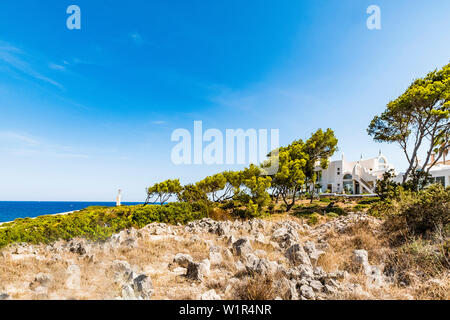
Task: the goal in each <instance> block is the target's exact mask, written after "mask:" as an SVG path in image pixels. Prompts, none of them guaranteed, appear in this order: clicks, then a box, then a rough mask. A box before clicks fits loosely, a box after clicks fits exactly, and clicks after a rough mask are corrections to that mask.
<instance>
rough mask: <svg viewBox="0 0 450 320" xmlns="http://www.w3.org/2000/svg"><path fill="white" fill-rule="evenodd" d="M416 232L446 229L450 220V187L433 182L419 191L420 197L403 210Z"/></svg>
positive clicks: (423, 232) (409, 226)
mask: <svg viewBox="0 0 450 320" xmlns="http://www.w3.org/2000/svg"><path fill="white" fill-rule="evenodd" d="M402 215H404V217H405V219H406V223H407V225H408V228H409V230H410V231H411V232H413V233H414V234H425V233H426V232H428V231H431V232H432V231H437V230H440V231H444V230H445V228H446V227H447V226H448V224H449V222H450V188H447V189H444V187H443V186H442V185H440V184H433V185H431V186H429V187H428V188H426V189H424V190H421V191H419V192H418V197H417V198H415V199H414V201H413V202H412V203H411V204H409V205H407V206H406V208H405V209H404V211H403V212H402Z"/></svg>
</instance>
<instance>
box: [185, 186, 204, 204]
mask: <svg viewBox="0 0 450 320" xmlns="http://www.w3.org/2000/svg"><path fill="white" fill-rule="evenodd" d="M178 201H181V202H188V203H195V202H202V203H207V202H208V197H207V195H206V193H205V192H203V190H202V189H200V188H199V187H198V186H197V185H194V184H188V185H185V186H184V187H183V189H182V190H181V192H179V193H178Z"/></svg>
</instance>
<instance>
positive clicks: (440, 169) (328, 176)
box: [316, 151, 450, 194]
mask: <svg viewBox="0 0 450 320" xmlns="http://www.w3.org/2000/svg"><path fill="white" fill-rule="evenodd" d="M449 162H450V161H443V162H440V163H437V164H436V165H435V166H433V168H431V170H430V174H431V176H432V180H433V182H439V183H441V184H442V185H444V186H450V163H449ZM391 169H392V170H394V174H395V178H394V181H396V182H401V181H402V177H403V175H402V174H397V173H396V172H395V168H394V166H393V165H392V164H390V163H389V162H388V160H387V158H386V157H385V156H384V155H383V154H381V151H380V153H379V154H378V156H377V157H374V158H369V159H362V158H361V159H360V160H359V161H347V160H346V159H345V158H344V154H342V157H341V160H336V161H330V163H329V165H328V168H327V169H322V168H320V166H319V165H318V166H317V167H316V171H317V172H318V179H317V183H318V184H319V185H320V186H321V188H320V191H321V192H322V193H329V192H331V193H346V194H363V193H374V192H375V186H376V183H377V180H380V179H382V178H383V174H384V173H385V172H386V171H389V170H391Z"/></svg>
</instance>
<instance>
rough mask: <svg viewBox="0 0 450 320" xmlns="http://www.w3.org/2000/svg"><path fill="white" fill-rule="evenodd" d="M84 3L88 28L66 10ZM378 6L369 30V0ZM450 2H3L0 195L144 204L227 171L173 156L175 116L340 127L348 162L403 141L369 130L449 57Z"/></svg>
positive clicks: (222, 125) (180, 123)
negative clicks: (377, 137)
mask: <svg viewBox="0 0 450 320" xmlns="http://www.w3.org/2000/svg"><path fill="white" fill-rule="evenodd" d="M71 4H76V5H78V6H79V7H80V8H81V20H82V22H81V23H82V28H81V30H68V29H67V28H66V19H67V17H68V15H67V14H66V8H67V7H68V6H69V5H71ZM372 4H376V5H378V6H380V8H381V24H382V29H381V30H368V29H367V27H366V19H367V17H368V15H367V14H366V8H367V7H368V6H369V5H372ZM449 12H450V1H447V0H435V1H427V2H425V1H419V0H417V1H413V0H396V1H379V0H372V1H365V0H359V1H356V0H339V1H337V0H335V1H261V0H258V1H257V0H255V1H236V0H228V1H136V0H129V1H125V2H124V1H106V0H102V1H101V0H96V1H85V0H71V1H63V0H58V1H50V0H47V1H31V0H30V1H25V0H16V1H2V3H1V4H0V155H1V156H0V200H72V201H75V200H86V201H88V200H92V201H96V200H98V201H101V200H106V201H108V200H113V199H114V197H115V195H116V192H117V189H118V188H122V189H123V194H124V200H125V201H142V200H143V199H144V197H145V194H144V189H145V187H146V186H148V185H151V184H152V183H154V182H156V181H159V180H162V179H167V178H172V177H177V178H181V181H182V182H183V183H188V182H193V181H196V180H198V179H199V178H201V177H203V176H205V175H207V174H211V173H214V172H217V171H220V170H223V169H227V168H224V167H219V166H205V165H201V166H199V165H191V166H186V165H181V166H175V165H174V164H172V163H171V159H170V153H171V149H172V147H173V146H174V145H175V143H174V142H171V141H170V135H171V133H172V131H173V130H175V129H177V128H186V129H189V130H192V128H193V121H194V120H202V121H203V126H204V128H205V129H206V128H218V129H220V130H223V131H225V129H227V128H231V129H233V128H243V129H248V128H255V129H264V128H266V129H271V128H275V129H276V128H278V129H280V142H281V144H282V145H285V144H288V143H289V142H291V141H292V140H294V139H298V138H307V137H308V136H309V135H310V134H311V133H312V132H313V131H315V130H316V129H317V128H328V127H330V128H332V129H334V130H335V133H336V135H337V137H338V138H339V151H338V154H337V155H336V156H335V158H339V157H340V153H341V152H344V153H345V156H346V158H347V159H351V160H356V159H359V157H360V155H361V154H362V155H363V156H364V157H370V156H375V155H377V154H378V150H379V149H382V151H383V153H384V154H386V155H387V156H388V158H389V159H390V160H391V162H393V163H394V165H395V166H396V167H397V168H398V169H400V170H401V169H403V168H404V167H405V161H404V160H403V157H402V154H401V152H400V150H399V149H398V148H397V147H396V146H393V145H392V146H391V145H385V144H377V143H374V142H373V141H372V139H371V138H370V137H369V136H368V135H367V134H366V131H365V129H366V128H367V125H368V123H369V122H370V120H371V119H372V117H373V116H374V115H376V114H378V113H380V112H382V110H383V109H384V108H385V106H386V103H388V102H389V100H391V99H393V98H395V97H396V96H398V95H399V94H401V93H402V91H403V90H404V89H405V88H406V87H407V86H408V85H409V83H410V82H411V81H412V80H413V79H414V78H416V77H420V76H423V75H424V74H426V73H427V72H428V71H430V70H433V69H435V68H440V67H442V66H443V65H444V64H446V63H448V62H449V59H450V55H449V53H450V41H449V40H450V39H449V38H450V37H449V36H450V33H449V31H450V19H448V14H449Z"/></svg>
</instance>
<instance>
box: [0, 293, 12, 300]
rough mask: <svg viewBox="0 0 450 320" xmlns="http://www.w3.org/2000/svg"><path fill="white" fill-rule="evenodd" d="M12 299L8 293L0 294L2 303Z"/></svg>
mask: <svg viewBox="0 0 450 320" xmlns="http://www.w3.org/2000/svg"><path fill="white" fill-rule="evenodd" d="M10 299H11V297H10V296H9V294H7V293H0V301H1V300H10Z"/></svg>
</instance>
